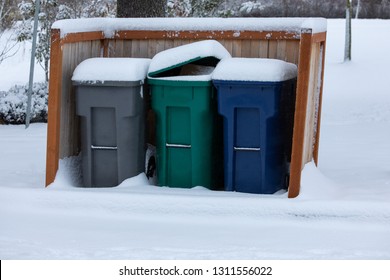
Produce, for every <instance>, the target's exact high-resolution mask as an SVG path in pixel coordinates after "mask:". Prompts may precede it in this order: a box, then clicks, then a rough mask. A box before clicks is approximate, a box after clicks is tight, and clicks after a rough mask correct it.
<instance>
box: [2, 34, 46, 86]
mask: <svg viewBox="0 0 390 280" xmlns="http://www.w3.org/2000/svg"><path fill="white" fill-rule="evenodd" d="M12 36H14V35H13V34H12V32H11V31H10V30H6V31H5V32H4V34H3V36H2V37H1V40H0V48H2V47H3V46H4V45H5V39H8V38H12ZM15 50H16V54H15V55H14V56H11V57H10V58H7V59H6V60H4V61H3V62H2V63H1V64H0V91H7V90H9V89H10V88H11V87H13V86H14V85H15V84H17V85H25V84H27V83H28V79H29V73H30V72H29V71H30V55H31V43H30V42H23V43H20V44H19V46H18V47H17V48H16V49H15ZM34 69H35V72H34V82H44V81H45V72H44V70H43V68H42V67H41V66H40V65H39V63H38V62H37V61H36V60H35V67H34Z"/></svg>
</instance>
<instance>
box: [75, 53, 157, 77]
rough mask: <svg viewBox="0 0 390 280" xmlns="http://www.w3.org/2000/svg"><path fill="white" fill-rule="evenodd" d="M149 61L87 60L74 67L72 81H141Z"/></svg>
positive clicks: (139, 59)
mask: <svg viewBox="0 0 390 280" xmlns="http://www.w3.org/2000/svg"><path fill="white" fill-rule="evenodd" d="M150 61H151V60H150V59H148V58H89V59H86V60H84V61H83V62H81V63H80V64H79V65H78V66H77V67H76V69H75V70H74V72H73V76H72V81H74V82H92V83H93V82H105V81H118V82H129V81H134V82H136V81H143V80H144V79H145V77H146V73H147V72H148V67H149V64H150Z"/></svg>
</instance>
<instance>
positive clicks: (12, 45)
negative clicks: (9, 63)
mask: <svg viewBox="0 0 390 280" xmlns="http://www.w3.org/2000/svg"><path fill="white" fill-rule="evenodd" d="M0 41H3V42H5V43H3V44H2V45H1V46H0V64H1V63H2V62H3V61H4V60H6V59H7V58H9V57H11V56H14V55H15V54H16V52H17V51H18V50H19V45H18V42H17V41H16V40H15V32H10V33H6V32H5V31H4V30H3V31H0Z"/></svg>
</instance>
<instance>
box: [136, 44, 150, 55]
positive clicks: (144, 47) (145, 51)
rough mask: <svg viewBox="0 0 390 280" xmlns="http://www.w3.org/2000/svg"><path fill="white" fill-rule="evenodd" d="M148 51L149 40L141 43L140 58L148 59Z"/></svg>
mask: <svg viewBox="0 0 390 280" xmlns="http://www.w3.org/2000/svg"><path fill="white" fill-rule="evenodd" d="M148 49H149V44H148V40H141V41H140V43H139V53H138V57H141V58H147V57H148Z"/></svg>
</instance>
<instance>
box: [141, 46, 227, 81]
mask: <svg viewBox="0 0 390 280" xmlns="http://www.w3.org/2000/svg"><path fill="white" fill-rule="evenodd" d="M229 57H231V55H230V53H229V52H228V51H227V50H226V49H225V48H224V47H223V46H222V45H221V44H220V43H219V42H217V41H215V40H204V41H199V42H195V43H191V44H186V45H182V46H179V47H175V48H171V49H167V50H164V51H162V52H159V53H158V54H156V55H155V56H154V57H153V59H152V62H151V63H150V67H149V71H148V77H149V78H162V77H164V78H168V77H169V76H176V77H177V79H178V80H199V78H200V77H196V76H200V75H201V76H207V75H209V77H208V79H209V80H211V75H210V74H211V73H210V71H209V73H206V75H203V74H202V73H200V74H199V75H197V74H195V75H188V74H182V75H180V78H179V76H178V75H175V74H173V75H170V74H171V73H174V72H175V71H172V70H174V69H178V68H181V67H183V66H186V65H190V64H195V65H197V64H201V65H202V64H203V66H205V67H210V66H213V67H215V66H216V65H217V63H218V62H219V61H220V60H221V59H224V58H229ZM213 70H214V69H213ZM204 78H207V77H204ZM170 79H175V78H174V77H171V78H170Z"/></svg>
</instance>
